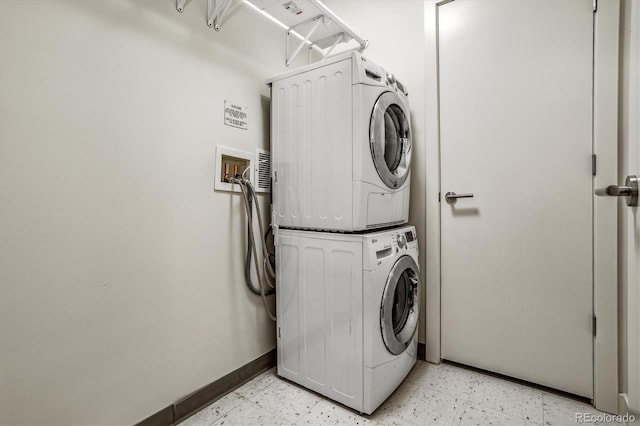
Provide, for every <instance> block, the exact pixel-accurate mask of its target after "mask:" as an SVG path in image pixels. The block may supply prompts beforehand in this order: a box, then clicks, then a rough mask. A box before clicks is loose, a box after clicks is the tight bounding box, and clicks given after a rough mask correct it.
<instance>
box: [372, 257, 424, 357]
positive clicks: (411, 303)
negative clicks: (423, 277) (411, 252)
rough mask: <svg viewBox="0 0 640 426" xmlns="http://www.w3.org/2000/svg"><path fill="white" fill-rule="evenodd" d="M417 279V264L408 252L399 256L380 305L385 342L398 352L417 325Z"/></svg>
mask: <svg viewBox="0 0 640 426" xmlns="http://www.w3.org/2000/svg"><path fill="white" fill-rule="evenodd" d="M419 314H420V282H419V281H418V265H416V262H414V260H413V258H412V257H411V256H407V255H405V256H402V257H401V258H400V259H398V261H397V262H396V263H395V264H394V265H393V268H391V272H390V274H389V278H388V279H387V284H386V285H385V287H384V293H383V295H382V305H381V306H380V329H381V330H382V340H383V341H384V344H385V346H386V347H387V349H388V350H389V352H391V353H392V354H394V355H398V354H401V353H402V352H404V350H405V349H406V348H407V346H409V343H411V339H412V338H413V335H414V334H415V333H416V330H417V329H418V315H419Z"/></svg>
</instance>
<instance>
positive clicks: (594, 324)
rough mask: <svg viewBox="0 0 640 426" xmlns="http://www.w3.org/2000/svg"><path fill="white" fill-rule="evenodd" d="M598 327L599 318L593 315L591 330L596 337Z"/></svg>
mask: <svg viewBox="0 0 640 426" xmlns="http://www.w3.org/2000/svg"><path fill="white" fill-rule="evenodd" d="M597 329H598V318H597V317H596V316H595V315H593V316H592V317H591V331H592V332H593V337H596V331H597Z"/></svg>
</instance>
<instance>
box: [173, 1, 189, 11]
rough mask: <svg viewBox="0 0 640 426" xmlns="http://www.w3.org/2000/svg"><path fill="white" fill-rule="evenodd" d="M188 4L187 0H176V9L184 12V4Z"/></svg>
mask: <svg viewBox="0 0 640 426" xmlns="http://www.w3.org/2000/svg"><path fill="white" fill-rule="evenodd" d="M185 4H187V0H176V9H178V12H180V13H182V11H184V5H185Z"/></svg>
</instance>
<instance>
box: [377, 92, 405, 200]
mask: <svg viewBox="0 0 640 426" xmlns="http://www.w3.org/2000/svg"><path fill="white" fill-rule="evenodd" d="M369 141H370V145H371V155H372V157H373V164H374V165H375V167H376V170H377V171H378V175H379V176H380V178H381V179H382V181H383V182H384V183H385V185H387V186H388V187H389V188H391V189H395V188H399V187H400V186H402V184H403V183H404V181H405V180H407V177H408V176H409V170H410V167H411V129H410V128H409V111H406V110H405V108H404V107H403V102H402V100H401V99H400V96H399V95H398V94H396V93H395V92H385V93H383V94H382V95H380V97H379V98H378V100H376V103H375V105H374V107H373V113H372V115H371V122H370V124H369Z"/></svg>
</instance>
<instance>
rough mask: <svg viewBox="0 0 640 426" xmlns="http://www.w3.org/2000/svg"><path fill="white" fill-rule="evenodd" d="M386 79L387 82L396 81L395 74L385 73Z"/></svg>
mask: <svg viewBox="0 0 640 426" xmlns="http://www.w3.org/2000/svg"><path fill="white" fill-rule="evenodd" d="M387 81H388V82H389V83H391V84H393V83H395V82H396V78H395V76H394V75H393V74H391V73H389V74H387Z"/></svg>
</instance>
